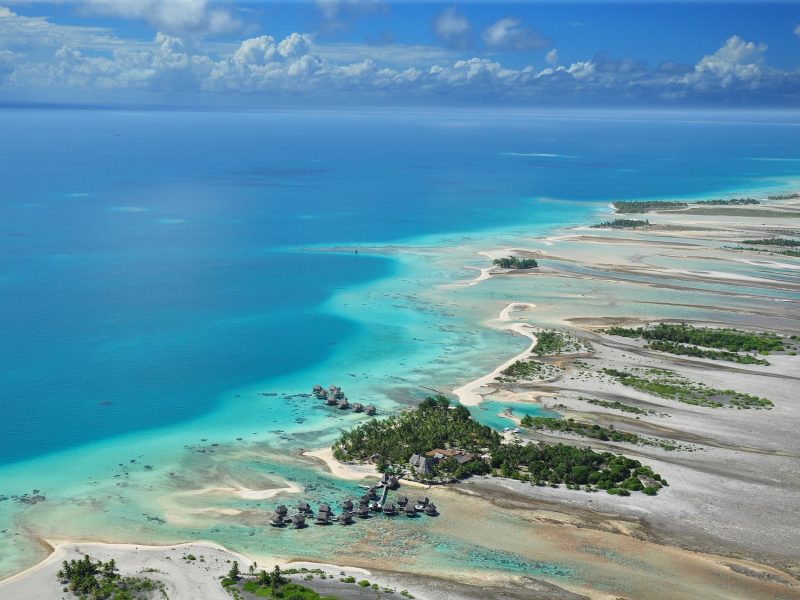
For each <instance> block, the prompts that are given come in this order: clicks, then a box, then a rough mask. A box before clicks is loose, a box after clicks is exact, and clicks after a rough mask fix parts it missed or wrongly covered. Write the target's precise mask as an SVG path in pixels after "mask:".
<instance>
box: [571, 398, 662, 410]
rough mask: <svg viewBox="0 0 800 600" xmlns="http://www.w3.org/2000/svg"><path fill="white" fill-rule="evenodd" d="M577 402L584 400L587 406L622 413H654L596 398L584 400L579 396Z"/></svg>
mask: <svg viewBox="0 0 800 600" xmlns="http://www.w3.org/2000/svg"><path fill="white" fill-rule="evenodd" d="M578 400H586V402H588V403H589V404H594V405H595V406H602V407H603V408H613V409H616V410H621V411H622V412H629V413H634V414H637V415H648V414H655V412H656V411H654V410H645V409H643V408H638V407H636V406H631V405H630V404H623V403H622V402H618V401H616V400H614V401H613V402H609V401H608V400H597V399H596V398H584V397H583V396H579V397H578Z"/></svg>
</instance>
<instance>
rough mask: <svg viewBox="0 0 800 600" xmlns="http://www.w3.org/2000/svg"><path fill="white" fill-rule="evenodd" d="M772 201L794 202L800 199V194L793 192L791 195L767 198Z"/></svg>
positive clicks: (774, 195)
mask: <svg viewBox="0 0 800 600" xmlns="http://www.w3.org/2000/svg"><path fill="white" fill-rule="evenodd" d="M767 198H769V199H770V200H794V199H795V198H800V193H798V192H793V193H791V194H773V195H772V196H767Z"/></svg>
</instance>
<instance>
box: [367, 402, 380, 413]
mask: <svg viewBox="0 0 800 600" xmlns="http://www.w3.org/2000/svg"><path fill="white" fill-rule="evenodd" d="M377 412H378V409H376V408H375V407H374V406H373V405H372V404H370V405H369V406H367V414H368V415H370V416H372V415H374V414H377Z"/></svg>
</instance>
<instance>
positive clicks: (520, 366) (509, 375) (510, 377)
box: [497, 360, 562, 383]
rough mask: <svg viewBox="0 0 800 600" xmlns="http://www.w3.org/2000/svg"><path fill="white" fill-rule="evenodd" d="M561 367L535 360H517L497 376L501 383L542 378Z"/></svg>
mask: <svg viewBox="0 0 800 600" xmlns="http://www.w3.org/2000/svg"><path fill="white" fill-rule="evenodd" d="M561 370H562V369H561V368H560V367H556V366H553V365H546V364H544V363H541V362H539V361H536V360H518V361H517V362H515V363H514V364H512V365H511V366H509V367H508V368H506V369H504V370H503V371H502V373H501V375H500V377H498V378H497V381H500V382H502V383H514V382H517V381H533V380H534V379H538V380H544V379H549V378H550V377H554V376H556V375H557V374H558V373H559V371H561Z"/></svg>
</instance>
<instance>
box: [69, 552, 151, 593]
mask: <svg viewBox="0 0 800 600" xmlns="http://www.w3.org/2000/svg"><path fill="white" fill-rule="evenodd" d="M118 570H119V569H118V568H117V564H116V561H114V559H111V560H109V561H107V562H101V561H93V560H92V559H91V558H90V557H89V555H88V554H87V555H85V556H84V557H83V558H82V559H80V560H75V559H73V560H70V561H66V560H65V561H64V562H63V563H62V567H61V569H60V570H59V571H58V573H56V578H57V579H58V581H59V582H60V583H61V585H62V586H64V588H63V589H64V590H65V591H69V592H71V593H72V594H73V595H75V596H77V597H79V598H86V599H90V600H106V599H109V600H139V599H142V600H144V599H145V598H151V597H152V596H153V594H156V593H157V594H159V595H161V596H162V597H164V598H166V593H165V592H164V584H163V583H161V582H159V581H154V580H152V579H148V578H146V577H122V576H121V575H119V574H118V572H117V571H118Z"/></svg>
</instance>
